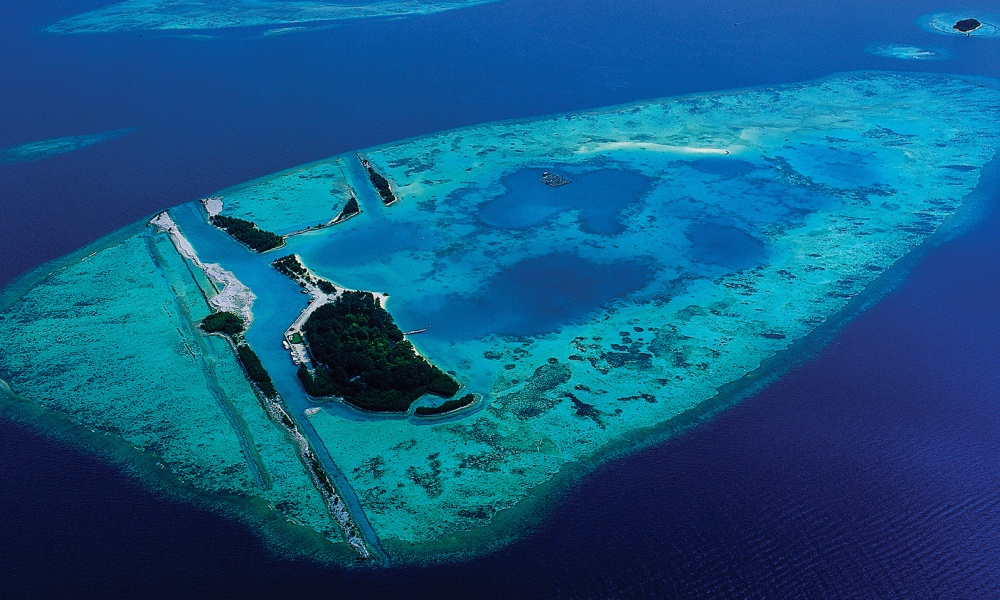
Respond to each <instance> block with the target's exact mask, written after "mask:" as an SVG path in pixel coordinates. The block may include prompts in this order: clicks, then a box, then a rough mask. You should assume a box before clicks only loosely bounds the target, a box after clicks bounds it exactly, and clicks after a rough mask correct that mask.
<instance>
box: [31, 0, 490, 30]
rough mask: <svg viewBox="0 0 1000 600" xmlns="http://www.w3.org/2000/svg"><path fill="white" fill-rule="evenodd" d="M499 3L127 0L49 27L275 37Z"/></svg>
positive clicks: (472, 0)
mask: <svg viewBox="0 0 1000 600" xmlns="http://www.w3.org/2000/svg"><path fill="white" fill-rule="evenodd" d="M497 1H498V0H419V1H407V0H374V1H371V0H369V1H367V2H349V3H348V2H331V1H329V0H328V1H325V2H323V1H311V0H222V1H215V2H187V1H184V0H126V1H125V2H119V3H117V4H112V5H110V6H104V7H101V8H98V9H95V10H92V11H90V12H86V13H82V14H79V15H75V16H72V17H68V18H66V19H63V20H61V21H59V22H58V23H55V24H53V25H51V26H49V27H48V31H49V32H51V33H62V34H67V33H77V34H78V33H107V32H115V31H145V30H191V29H194V30H213V29H224V28H230V27H274V28H275V29H272V30H269V32H268V33H270V34H271V35H280V34H284V33H292V32H294V31H297V30H300V29H303V28H304V27H305V26H307V25H309V24H312V23H317V22H318V23H323V22H337V21H346V20H351V19H370V18H378V17H381V18H392V17H395V18H400V17H407V16H413V15H425V14H433V13H438V12H442V11H447V10H454V9H456V8H463V7H465V6H474V5H477V4H485V3H488V2H497Z"/></svg>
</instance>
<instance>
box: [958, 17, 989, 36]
mask: <svg viewBox="0 0 1000 600" xmlns="http://www.w3.org/2000/svg"><path fill="white" fill-rule="evenodd" d="M982 26H983V24H982V23H980V22H979V21H978V20H977V19H962V20H961V21H958V22H957V23H955V24H954V25H953V27H954V28H955V31H958V32H959V33H972V32H973V31H975V30H977V29H979V28H980V27H982Z"/></svg>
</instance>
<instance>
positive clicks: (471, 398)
mask: <svg viewBox="0 0 1000 600" xmlns="http://www.w3.org/2000/svg"><path fill="white" fill-rule="evenodd" d="M475 401H476V395H475V394H466V395H464V396H462V397H461V398H456V399H454V400H447V401H445V402H444V403H443V404H442V405H441V406H418V407H417V408H416V410H414V411H413V412H414V414H416V415H417V416H418V417H433V416H437V415H446V414H448V413H452V412H455V411H457V410H461V409H463V408H465V407H466V406H471V405H472V404H473V403H475Z"/></svg>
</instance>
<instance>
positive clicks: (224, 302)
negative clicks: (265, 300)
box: [149, 206, 257, 327]
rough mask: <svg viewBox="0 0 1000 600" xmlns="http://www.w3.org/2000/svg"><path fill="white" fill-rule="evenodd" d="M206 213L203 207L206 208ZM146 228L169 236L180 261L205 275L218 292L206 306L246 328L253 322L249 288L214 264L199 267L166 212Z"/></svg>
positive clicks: (193, 252) (196, 256)
mask: <svg viewBox="0 0 1000 600" xmlns="http://www.w3.org/2000/svg"><path fill="white" fill-rule="evenodd" d="M206 209H207V206H206ZM149 223H150V225H154V226H156V228H157V229H159V230H160V231H162V232H164V233H166V234H168V235H169V236H170V241H172V242H173V244H174V247H175V248H177V251H178V252H180V253H181V255H182V256H183V257H184V258H187V259H188V260H190V261H191V262H193V263H194V264H195V265H196V266H197V267H198V268H199V269H201V270H202V271H204V272H205V275H207V276H208V278H209V279H210V280H212V283H213V284H214V285H215V286H216V288H217V289H219V293H218V294H216V295H215V296H213V297H212V298H211V299H210V300H209V301H208V302H209V304H211V305H212V308H214V309H215V310H217V311H220V312H231V313H236V314H238V315H240V317H242V318H243V322H244V323H246V325H247V327H249V326H250V324H251V323H252V322H253V310H252V308H253V302H254V300H256V299H257V296H255V295H254V293H253V292H252V291H250V288H248V287H247V286H245V285H243V283H242V282H241V281H240V280H239V279H237V278H236V275H234V274H233V273H232V272H230V271H227V270H225V269H223V268H222V266H221V265H219V264H216V263H203V262H201V259H199V258H198V253H197V252H195V249H194V246H192V245H191V242H189V241H188V240H187V238H186V237H184V234H183V233H181V230H180V228H179V227H177V223H175V222H174V220H173V219H172V218H171V217H170V214H169V213H168V212H166V211H164V212H161V213H160V214H158V215H156V216H155V217H153V218H152V219H151V220H150V221H149Z"/></svg>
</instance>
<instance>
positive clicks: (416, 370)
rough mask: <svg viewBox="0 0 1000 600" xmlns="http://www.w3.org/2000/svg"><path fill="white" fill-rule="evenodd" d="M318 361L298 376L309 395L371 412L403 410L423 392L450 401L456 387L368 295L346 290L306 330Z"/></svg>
mask: <svg viewBox="0 0 1000 600" xmlns="http://www.w3.org/2000/svg"><path fill="white" fill-rule="evenodd" d="M303 329H304V331H305V338H306V341H307V342H308V344H309V350H310V352H311V354H312V357H313V360H314V361H315V363H316V370H315V375H313V374H311V373H310V372H309V370H308V369H306V368H305V367H303V368H301V369H300V370H299V377H300V378H301V379H302V382H303V384H304V385H305V386H306V389H307V391H308V392H309V394H310V395H312V396H316V397H323V396H341V397H343V398H344V399H345V400H346V401H348V402H350V403H352V404H354V405H356V406H359V407H361V408H364V409H367V410H373V411H394V412H402V411H406V410H408V409H409V408H410V405H411V404H413V402H414V401H415V400H416V399H417V398H419V397H421V396H423V395H424V394H434V395H437V396H442V397H445V398H449V397H451V396H454V395H455V393H456V392H458V389H459V385H458V383H457V382H456V381H455V380H454V379H452V378H451V377H449V376H448V375H447V374H445V373H444V372H442V371H441V370H440V369H438V368H437V367H435V366H434V365H432V364H430V363H429V362H427V361H426V360H425V359H424V358H423V357H421V356H420V355H418V354H417V353H416V351H415V350H414V348H413V345H412V344H411V343H410V342H409V341H407V340H406V339H405V338H404V337H403V332H402V331H400V329H399V327H397V326H396V324H395V323H394V322H393V320H392V316H390V315H389V313H388V312H386V310H385V309H384V308H382V306H381V304H380V303H379V301H378V300H377V299H376V298H375V296H374V295H373V294H371V293H368V292H353V291H347V292H344V293H343V295H342V296H340V298H338V299H337V300H336V301H335V302H332V303H330V304H326V305H324V306H321V307H320V308H319V309H317V310H316V312H314V313H313V314H312V316H311V317H309V320H308V321H307V322H306V324H305V326H304V328H303Z"/></svg>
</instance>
